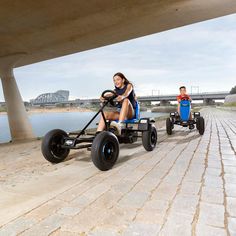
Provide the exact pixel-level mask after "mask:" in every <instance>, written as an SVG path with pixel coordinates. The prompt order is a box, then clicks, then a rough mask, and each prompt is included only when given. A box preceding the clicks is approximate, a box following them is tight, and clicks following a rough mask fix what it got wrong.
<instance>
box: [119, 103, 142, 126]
mask: <svg viewBox="0 0 236 236" xmlns="http://www.w3.org/2000/svg"><path fill="white" fill-rule="evenodd" d="M134 113H135V114H134V117H133V118H132V119H127V120H124V121H123V122H124V123H136V122H138V121H139V119H140V106H139V103H138V101H136V108H135V111H134ZM116 122H118V120H116Z"/></svg>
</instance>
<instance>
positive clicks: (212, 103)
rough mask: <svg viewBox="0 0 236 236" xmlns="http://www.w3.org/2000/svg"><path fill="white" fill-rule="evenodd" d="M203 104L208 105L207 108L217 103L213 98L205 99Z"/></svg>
mask: <svg viewBox="0 0 236 236" xmlns="http://www.w3.org/2000/svg"><path fill="white" fill-rule="evenodd" d="M203 104H204V105H206V106H209V105H214V104H215V101H214V100H213V99H211V98H205V99H204V100H203Z"/></svg>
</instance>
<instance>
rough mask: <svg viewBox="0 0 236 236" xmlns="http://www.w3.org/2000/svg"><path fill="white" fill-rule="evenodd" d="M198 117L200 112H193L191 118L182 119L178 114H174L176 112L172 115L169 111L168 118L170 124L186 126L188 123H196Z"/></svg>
mask: <svg viewBox="0 0 236 236" xmlns="http://www.w3.org/2000/svg"><path fill="white" fill-rule="evenodd" d="M196 113H198V115H196ZM198 117H200V112H194V113H193V119H192V120H188V121H182V120H181V118H180V116H178V117H177V116H176V113H175V114H174V115H172V113H170V118H171V122H172V124H173V125H181V126H183V127H188V126H189V125H194V124H197V118H198Z"/></svg>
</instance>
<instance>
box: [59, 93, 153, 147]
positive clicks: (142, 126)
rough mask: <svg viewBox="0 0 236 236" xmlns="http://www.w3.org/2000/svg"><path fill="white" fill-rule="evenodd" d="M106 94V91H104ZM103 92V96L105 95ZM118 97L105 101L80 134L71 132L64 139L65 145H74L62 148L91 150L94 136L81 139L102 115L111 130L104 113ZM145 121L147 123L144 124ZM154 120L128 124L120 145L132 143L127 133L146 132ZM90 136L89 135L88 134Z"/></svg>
mask: <svg viewBox="0 0 236 236" xmlns="http://www.w3.org/2000/svg"><path fill="white" fill-rule="evenodd" d="M104 92H105V91H104ZM104 92H103V94H104ZM115 97H116V96H112V97H111V98H107V100H105V102H104V103H103V104H102V106H101V107H100V109H99V110H98V112H97V113H96V114H95V115H94V116H93V117H92V118H91V120H90V121H89V122H88V123H87V124H86V125H85V126H84V128H83V129H82V130H81V131H80V132H70V133H69V134H68V135H69V137H65V138H64V143H65V142H66V141H67V140H71V141H72V142H73V143H72V144H71V145H65V144H64V145H61V148H66V149H82V148H90V147H91V146H92V143H93V140H94V138H95V135H94V134H90V135H91V137H81V136H82V135H85V130H86V129H87V128H88V127H89V125H90V124H91V123H92V122H93V121H94V119H95V118H96V117H97V116H98V115H99V114H100V113H101V114H102V117H103V120H104V123H105V126H106V128H105V130H106V131H108V130H109V126H110V121H107V120H106V118H105V114H104V112H103V109H104V108H105V107H106V106H107V105H108V104H109V103H110V104H112V105H114V101H113V100H114V99H115ZM144 121H145V122H144ZM154 122H155V121H154V120H150V118H141V119H139V121H138V122H134V123H126V127H125V129H124V130H122V131H124V132H123V133H122V134H121V136H119V137H117V138H118V140H119V142H120V143H127V142H129V141H130V142H131V143H132V140H131V139H128V138H127V137H126V136H127V133H129V134H130V133H137V132H142V131H146V130H148V129H149V127H150V124H151V123H154ZM129 124H133V125H138V129H133V128H129V127H128V125H129ZM70 135H76V137H70ZM87 135H89V134H87ZM138 137H141V136H139V135H138V134H137V135H133V136H132V138H134V140H135V139H136V138H138ZM81 143H88V144H83V145H78V146H77V144H81Z"/></svg>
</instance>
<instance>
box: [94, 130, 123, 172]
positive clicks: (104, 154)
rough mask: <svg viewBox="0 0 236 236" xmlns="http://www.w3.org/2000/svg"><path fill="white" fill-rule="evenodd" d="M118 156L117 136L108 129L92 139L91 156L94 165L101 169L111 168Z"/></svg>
mask: <svg viewBox="0 0 236 236" xmlns="http://www.w3.org/2000/svg"><path fill="white" fill-rule="evenodd" d="M118 156H119V142H118V139H117V137H116V136H115V135H114V134H113V133H112V132H109V131H103V132H101V133H99V134H98V135H97V136H96V137H95V139H94V140H93V144H92V148H91V157H92V161H93V163H94V165H95V166H96V167H97V168H98V169H99V170H102V171H106V170H109V169H111V168H112V167H113V166H114V164H115V163H116V161H117V159H118Z"/></svg>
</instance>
